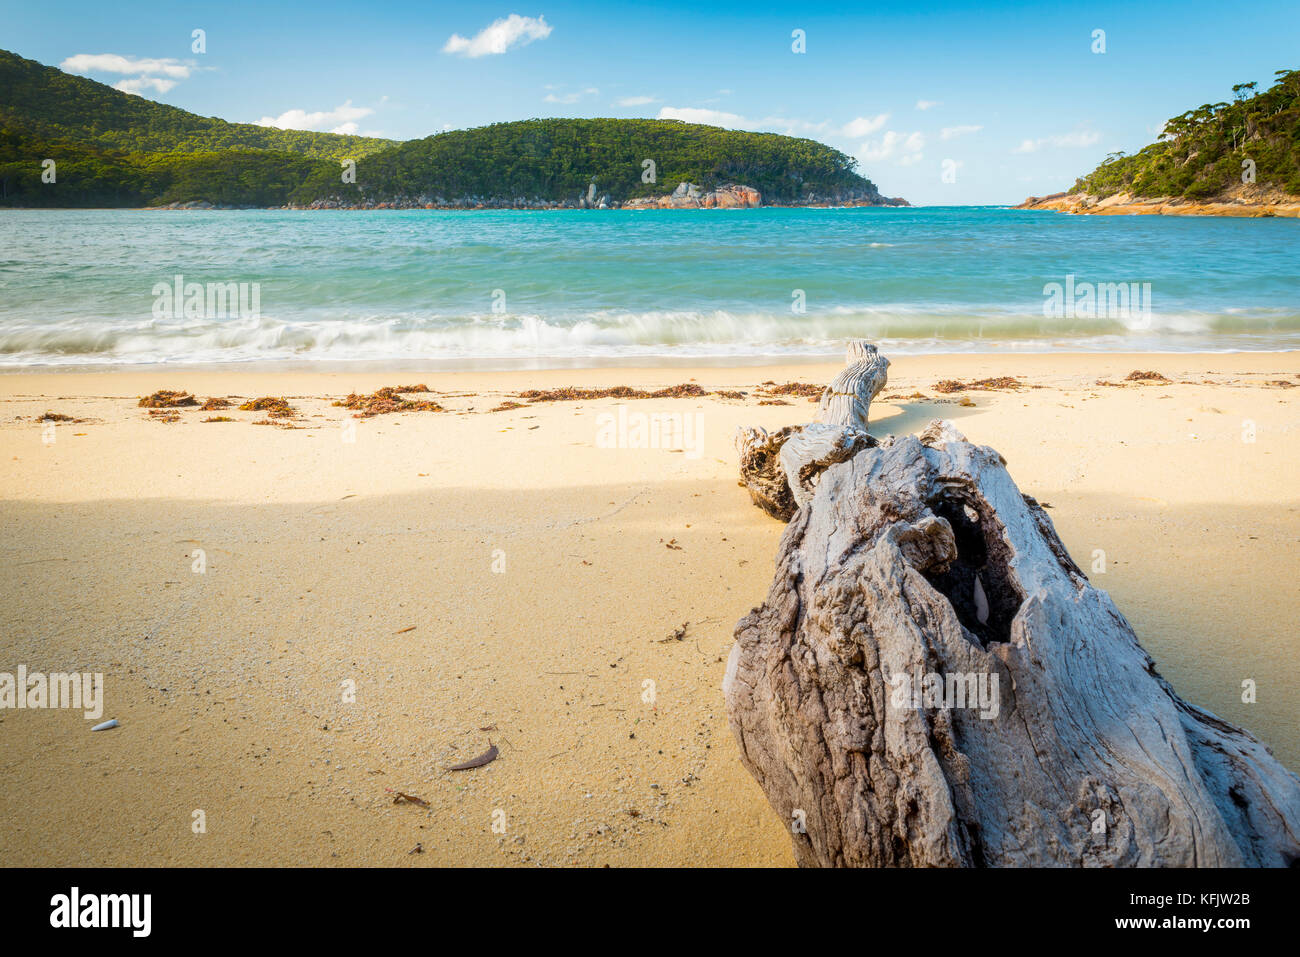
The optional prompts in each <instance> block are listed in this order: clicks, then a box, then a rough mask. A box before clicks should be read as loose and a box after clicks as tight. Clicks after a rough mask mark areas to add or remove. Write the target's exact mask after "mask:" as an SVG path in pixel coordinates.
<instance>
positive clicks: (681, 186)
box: [623, 183, 763, 209]
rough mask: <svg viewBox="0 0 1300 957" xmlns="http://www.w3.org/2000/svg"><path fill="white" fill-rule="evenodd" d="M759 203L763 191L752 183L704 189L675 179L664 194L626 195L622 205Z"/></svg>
mask: <svg viewBox="0 0 1300 957" xmlns="http://www.w3.org/2000/svg"><path fill="white" fill-rule="evenodd" d="M762 205H763V194H762V193H760V192H759V191H758V190H756V189H754V188H753V187H752V186H739V185H737V184H735V183H727V184H725V185H722V186H719V187H718V188H717V189H711V190H709V191H708V192H704V191H702V190H701V189H700V187H699V186H696V185H695V184H694V183H678V184H677V188H676V189H674V190H673V191H672V192H671V193H669V194H668V195H667V196H640V197H637V198H636V199H629V200H628V201H627V202H626V203H624V204H623V208H624V209H749V208H752V207H754V206H762Z"/></svg>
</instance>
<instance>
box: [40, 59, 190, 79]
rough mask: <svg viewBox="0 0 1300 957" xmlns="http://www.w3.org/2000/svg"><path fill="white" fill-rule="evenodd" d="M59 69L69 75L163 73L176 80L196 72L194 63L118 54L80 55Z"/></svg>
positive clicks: (62, 64) (64, 62)
mask: <svg viewBox="0 0 1300 957" xmlns="http://www.w3.org/2000/svg"><path fill="white" fill-rule="evenodd" d="M59 69H61V70H67V71H68V72H69V73H123V74H126V75H127V76H144V75H146V74H155V73H161V74H162V75H163V76H166V77H171V78H172V79H175V80H184V79H187V78H188V77H189V76H190V74H191V73H193V72H194V69H195V67H194V64H193V63H184V62H182V61H180V60H173V59H170V58H167V59H162V60H157V59H145V58H141V59H134V60H133V59H132V58H131V57H126V56H119V55H118V54H116V53H78V54H77V55H76V56H70V57H68V58H67V59H66V60H64V61H63V62H62V63H60V64H59Z"/></svg>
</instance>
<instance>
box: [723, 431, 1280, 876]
mask: <svg viewBox="0 0 1300 957" xmlns="http://www.w3.org/2000/svg"><path fill="white" fill-rule="evenodd" d="M776 564H777V568H776V576H775V579H774V580H773V582H772V586H771V589H770V591H769V593H768V596H767V601H766V602H765V603H764V604H763V605H762V606H761V607H759V608H757V609H755V610H754V611H753V612H751V613H750V614H749V615H747V616H746V617H745V618H743V619H741V621H740V622H739V624H738V625H737V628H736V641H735V644H734V646H733V648H732V652H731V656H730V659H729V660H728V663H727V673H726V677H725V680H724V687H723V690H724V694H725V697H726V701H727V707H728V711H729V716H730V722H731V727H732V730H733V732H734V734H735V736H736V740H737V741H738V742H739V744H740V750H741V755H742V759H743V761H744V763H745V765H746V767H748V768H749V770H750V772H751V773H752V774H753V775H754V777H755V778H756V779H757V780H758V782H759V784H760V785H761V786H762V788H763V790H764V791H765V793H766V794H767V797H768V800H769V801H770V802H771V804H772V806H773V808H775V809H776V811H777V813H778V814H779V815H780V816H781V817H782V818H783V819H784V820H785V821H786V822H788V823H789V824H790V825H791V831H792V840H793V843H794V851H795V857H796V859H797V860H798V862H799V863H800V864H801V865H805V866H809V865H811V866H869V867H883V866H937V867H949V866H1019V865H1049V866H1133V865H1137V866H1143V865H1146V866H1202V867H1204V866H1235V865H1267V866H1288V865H1293V864H1295V863H1297V862H1298V861H1300V779H1297V777H1296V776H1295V775H1294V774H1292V773H1291V772H1290V771H1288V770H1287V769H1286V768H1284V767H1283V766H1282V765H1281V764H1280V763H1279V762H1278V761H1277V759H1276V758H1274V757H1273V755H1272V754H1271V753H1270V752H1269V751H1268V749H1267V748H1265V747H1264V745H1263V744H1261V743H1260V742H1259V741H1258V740H1256V739H1255V738H1254V737H1252V736H1251V735H1250V734H1248V733H1247V732H1245V731H1243V730H1241V729H1239V728H1236V727H1234V726H1232V725H1230V724H1228V723H1227V722H1225V721H1222V720H1220V719H1219V718H1217V717H1215V716H1214V715H1212V714H1210V713H1208V712H1206V711H1203V710H1202V709H1200V708H1197V707H1195V706H1193V705H1191V704H1188V703H1187V702H1185V701H1183V700H1182V699H1181V698H1179V697H1178V696H1177V694H1175V693H1174V691H1173V689H1172V688H1171V687H1170V686H1169V684H1168V683H1167V682H1166V681H1165V680H1164V679H1163V678H1161V677H1160V675H1159V674H1158V673H1157V672H1156V669H1155V666H1154V663H1153V662H1152V660H1151V658H1150V657H1149V656H1148V655H1147V654H1146V653H1145V652H1144V651H1143V650H1142V648H1141V647H1140V646H1139V644H1138V642H1137V638H1136V636H1135V635H1134V633H1133V630H1132V628H1131V627H1130V626H1129V624H1128V622H1127V621H1126V620H1125V619H1124V616H1123V615H1122V614H1120V612H1119V610H1118V609H1117V608H1116V607H1115V605H1114V603H1113V602H1112V601H1111V599H1110V597H1109V596H1108V595H1107V594H1106V593H1105V592H1104V591H1100V590H1098V589H1096V588H1094V587H1092V585H1091V584H1090V583H1089V582H1088V580H1087V578H1086V577H1085V576H1084V574H1083V573H1082V572H1081V571H1080V570H1079V568H1078V567H1077V566H1076V565H1075V564H1074V563H1073V562H1072V561H1071V560H1070V558H1069V555H1068V554H1067V552H1066V549H1065V547H1064V545H1063V544H1062V543H1061V540H1060V539H1059V538H1058V537H1057V534H1056V531H1055V529H1054V528H1053V525H1052V522H1051V519H1050V518H1049V517H1048V515H1047V513H1046V512H1045V511H1044V510H1043V509H1042V508H1041V507H1039V505H1038V504H1037V503H1036V502H1035V501H1034V500H1033V499H1031V498H1029V497H1027V496H1024V495H1022V494H1021V493H1020V491H1019V489H1017V487H1016V485H1015V483H1014V482H1013V481H1012V479H1011V476H1010V475H1009V474H1008V472H1007V470H1006V468H1005V463H1004V462H1003V460H1002V458H1001V456H1000V455H998V453H997V452H995V451H993V450H992V449H989V448H984V447H979V446H975V445H972V444H971V443H969V442H967V441H966V440H965V439H964V438H963V437H962V436H961V435H960V434H959V433H957V432H956V431H955V430H954V429H953V428H952V426H951V425H950V424H948V423H940V422H935V423H933V424H932V425H931V426H930V427H929V428H928V429H927V430H926V431H925V432H924V433H923V434H922V435H921V436H919V437H917V436H907V437H903V438H898V439H894V438H892V437H891V438H888V439H885V440H884V441H883V442H882V443H881V444H879V445H877V446H874V447H869V448H865V449H863V450H861V451H858V452H857V454H855V455H852V456H851V457H849V458H848V459H846V460H844V461H841V462H838V463H835V464H831V465H829V467H827V468H826V469H825V470H824V471H823V472H821V475H820V481H819V482H818V484H817V486H816V488H815V490H814V491H813V493H812V495H811V499H810V500H809V501H808V502H807V504H806V505H804V506H803V507H802V508H800V509H798V511H797V512H796V513H795V514H794V517H793V520H792V521H791V523H790V525H789V527H788V528H787V529H786V532H785V534H784V536H783V537H782V540H781V545H780V549H779V553H778V555H777V563H776ZM931 675H935V676H938V677H937V678H930V677H926V676H931ZM918 679H919V680H918ZM995 681H996V684H994V682H995ZM932 682H937V685H936V684H934V683H932ZM960 687H964V688H966V689H968V690H970V691H971V692H972V693H973V692H974V690H975V689H976V688H983V689H984V690H985V691H986V692H988V694H986V696H985V697H984V699H983V700H982V701H981V702H979V706H977V707H971V706H970V704H971V702H970V701H969V700H967V701H966V702H965V703H964V705H963V703H962V702H961V701H960V698H959V697H958V696H956V695H955V694H954V691H955V690H956V689H958V688H960ZM936 688H937V689H938V690H939V692H940V693H939V694H937V695H935V696H934V697H933V698H932V699H930V700H927V698H926V697H925V696H924V695H922V694H920V689H928V690H931V691H933V690H935V689H936ZM944 689H947V693H946V696H945V694H944V693H943V691H944ZM913 691H915V692H916V693H917V695H918V696H917V697H913V695H912V692H913Z"/></svg>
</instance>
